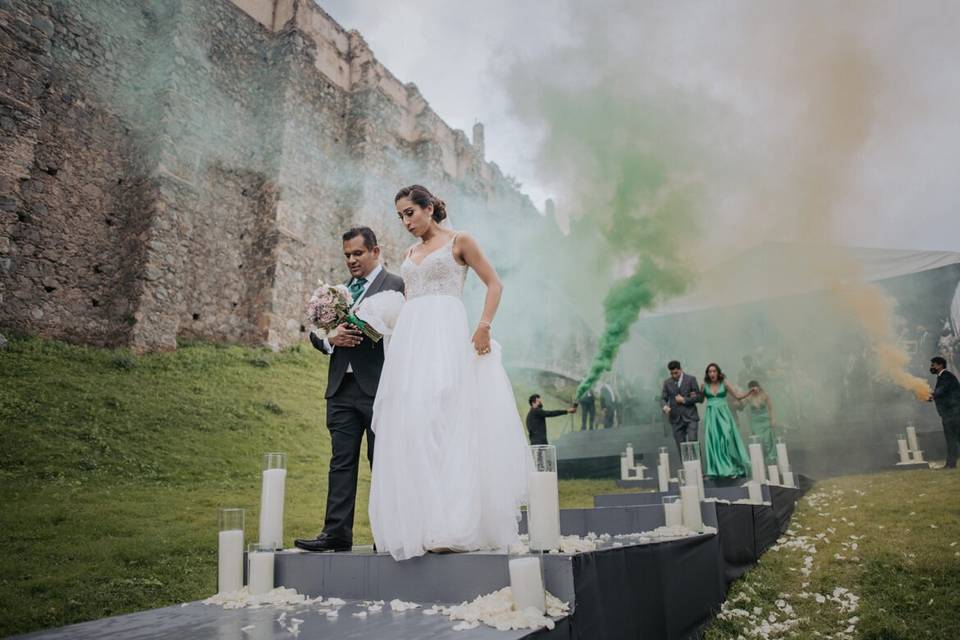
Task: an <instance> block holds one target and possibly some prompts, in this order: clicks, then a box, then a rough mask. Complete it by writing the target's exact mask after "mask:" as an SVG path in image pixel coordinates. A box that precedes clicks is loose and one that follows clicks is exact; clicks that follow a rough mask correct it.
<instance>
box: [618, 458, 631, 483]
mask: <svg viewBox="0 0 960 640" xmlns="http://www.w3.org/2000/svg"><path fill="white" fill-rule="evenodd" d="M629 478H630V464H629V463H628V462H627V456H620V479H621V480H627V479H629Z"/></svg>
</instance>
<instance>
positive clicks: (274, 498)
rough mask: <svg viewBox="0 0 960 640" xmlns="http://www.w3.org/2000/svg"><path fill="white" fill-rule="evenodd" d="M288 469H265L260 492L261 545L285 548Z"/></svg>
mask: <svg viewBox="0 0 960 640" xmlns="http://www.w3.org/2000/svg"><path fill="white" fill-rule="evenodd" d="M286 479H287V470H286V469H265V470H264V472H263V487H262V489H261V491H260V544H267V545H269V544H272V545H274V546H276V547H277V548H278V549H282V548H283V494H284V485H285V484H286Z"/></svg>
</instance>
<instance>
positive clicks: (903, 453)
mask: <svg viewBox="0 0 960 640" xmlns="http://www.w3.org/2000/svg"><path fill="white" fill-rule="evenodd" d="M897 450H898V451H899V452H900V462H901V464H906V463H908V462H910V450H909V449H908V448H907V439H906V438H904V437H903V436H900V437H898V438H897Z"/></svg>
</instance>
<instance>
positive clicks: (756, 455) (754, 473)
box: [749, 436, 766, 482]
mask: <svg viewBox="0 0 960 640" xmlns="http://www.w3.org/2000/svg"><path fill="white" fill-rule="evenodd" d="M749 449H750V476H751V478H752V479H753V481H754V482H763V480H764V473H763V472H764V469H765V466H766V465H765V463H764V461H763V445H762V444H760V438H758V437H757V436H750V446H749Z"/></svg>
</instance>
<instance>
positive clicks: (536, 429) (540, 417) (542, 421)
mask: <svg viewBox="0 0 960 640" xmlns="http://www.w3.org/2000/svg"><path fill="white" fill-rule="evenodd" d="M529 402H530V412H529V413H527V432H528V433H529V434H530V444H547V418H553V417H555V416H562V415H566V414H568V413H576V412H577V407H576V405H574V406H572V407H570V408H569V409H556V410H554V411H547V410H545V409H544V408H543V400H541V399H540V394H537V393H535V394H533V395H532V396H530V400H529Z"/></svg>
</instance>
